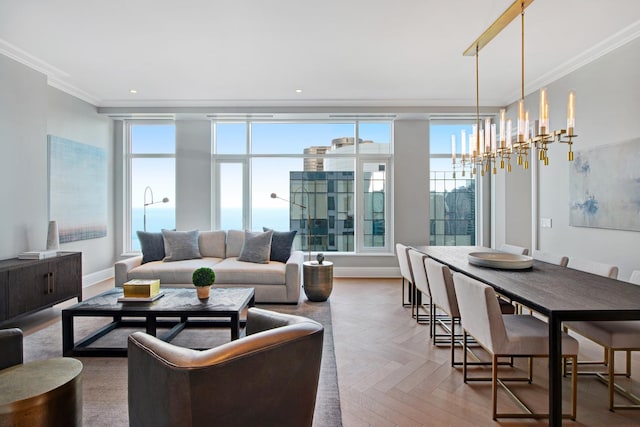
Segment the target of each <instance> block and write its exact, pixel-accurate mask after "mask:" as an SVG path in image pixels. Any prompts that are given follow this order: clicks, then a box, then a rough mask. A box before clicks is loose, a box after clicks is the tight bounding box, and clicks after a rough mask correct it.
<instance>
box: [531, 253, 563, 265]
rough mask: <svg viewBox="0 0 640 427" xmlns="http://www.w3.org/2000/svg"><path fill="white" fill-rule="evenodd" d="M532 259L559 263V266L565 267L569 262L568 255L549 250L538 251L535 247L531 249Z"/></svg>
mask: <svg viewBox="0 0 640 427" xmlns="http://www.w3.org/2000/svg"><path fill="white" fill-rule="evenodd" d="M533 259H536V260H538V261H542V262H546V263H549V264H555V265H559V266H560V267H566V266H567V263H568V262H569V257H567V256H564V255H556V254H553V253H551V252H544V251H539V250H537V249H534V250H533Z"/></svg>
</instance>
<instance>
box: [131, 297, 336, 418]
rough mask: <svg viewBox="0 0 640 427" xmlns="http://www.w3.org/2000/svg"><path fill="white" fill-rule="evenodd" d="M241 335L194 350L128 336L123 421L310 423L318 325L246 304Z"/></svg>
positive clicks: (143, 336) (319, 344)
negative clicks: (126, 404) (126, 410)
mask: <svg viewBox="0 0 640 427" xmlns="http://www.w3.org/2000/svg"><path fill="white" fill-rule="evenodd" d="M246 331H247V336H246V337H243V338H240V339H238V340H235V341H231V342H229V343H226V344H223V345H221V346H218V347H215V348H212V349H209V350H205V351H197V350H191V349H187V348H182V347H177V346H175V345H172V344H170V343H166V342H164V341H161V340H159V339H157V338H155V337H153V336H151V335H147V334H145V333H143V332H135V333H133V334H131V335H130V336H129V345H128V351H129V354H128V357H129V361H128V363H129V374H128V375H129V425H130V426H132V427H137V426H154V427H159V426H172V427H176V426H292V427H293V426H295V427H301V426H311V424H312V421H313V411H314V408H315V400H316V392H317V389H318V378H319V374H320V361H321V359H322V339H323V334H324V328H323V326H322V325H321V324H320V323H318V322H315V321H313V320H311V319H307V318H305V317H300V316H293V315H288V314H282V313H276V312H272V311H267V310H262V309H258V308H250V309H249V312H248V315H247V327H246Z"/></svg>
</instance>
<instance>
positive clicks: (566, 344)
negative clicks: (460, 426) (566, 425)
mask: <svg viewBox="0 0 640 427" xmlns="http://www.w3.org/2000/svg"><path fill="white" fill-rule="evenodd" d="M453 284H454V288H455V292H456V296H457V299H458V303H459V310H460V319H461V323H462V328H463V347H464V351H463V355H464V356H463V363H462V366H463V368H462V371H463V378H464V382H465V383H467V382H468V381H489V380H490V381H491V402H492V417H493V419H494V420H496V419H497V418H547V417H548V416H549V415H548V414H541V413H534V412H533V411H532V410H531V409H530V408H529V407H528V406H527V405H526V404H525V403H524V402H523V401H522V400H521V399H520V398H519V397H518V396H517V395H516V394H515V393H514V392H513V390H511V389H510V388H509V387H507V385H506V384H505V382H507V381H520V382H522V381H526V382H528V383H531V382H532V381H533V363H532V358H534V357H548V356H549V336H548V330H549V327H548V325H547V324H546V323H545V322H544V321H542V320H540V319H538V318H536V317H535V316H519V315H503V314H502V313H501V312H500V306H499V304H498V301H497V300H496V297H495V291H494V290H493V288H492V287H491V286H488V285H486V284H484V283H482V282H480V281H478V280H476V279H473V278H471V277H469V276H466V275H464V274H462V273H453ZM468 335H471V336H472V337H473V338H475V341H476V342H477V343H478V344H479V345H480V346H482V347H483V348H484V349H485V350H486V351H487V352H488V353H489V354H490V355H491V377H490V378H489V377H469V376H468V372H467V365H468V363H467V351H466V349H467V345H468V339H467V338H468ZM562 354H563V356H564V357H568V358H570V359H571V361H572V366H573V368H574V369H575V367H576V359H577V355H578V341H576V340H575V339H574V338H573V337H570V336H569V335H568V334H566V333H563V334H562ZM499 357H526V358H527V359H528V369H527V376H526V377H498V358H499ZM498 386H501V387H502V388H504V389H505V390H506V391H507V393H508V394H509V396H511V397H512V398H513V399H514V400H515V401H516V402H517V403H518V405H519V406H520V407H521V408H522V409H523V410H524V412H523V413H511V412H504V413H498V399H497V398H498V395H497V394H498ZM576 386H577V377H576V375H575V374H574V373H572V376H571V412H570V413H569V414H563V418H571V419H572V420H575V418H576V409H577V408H576Z"/></svg>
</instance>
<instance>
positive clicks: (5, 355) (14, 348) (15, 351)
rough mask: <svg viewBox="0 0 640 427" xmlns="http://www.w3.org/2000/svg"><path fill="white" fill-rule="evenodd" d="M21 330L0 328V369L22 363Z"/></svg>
mask: <svg viewBox="0 0 640 427" xmlns="http://www.w3.org/2000/svg"><path fill="white" fill-rule="evenodd" d="M22 357H23V356H22V331H21V330H20V329H18V328H11V329H2V330H0V370H2V369H5V368H9V367H11V366H14V365H20V364H21V363H22Z"/></svg>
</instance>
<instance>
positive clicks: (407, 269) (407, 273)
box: [396, 243, 413, 316]
mask: <svg viewBox="0 0 640 427" xmlns="http://www.w3.org/2000/svg"><path fill="white" fill-rule="evenodd" d="M408 251H409V246H406V245H403V244H402V243H396V255H397V257H398V265H399V266H400V276H402V306H403V307H411V308H412V309H411V314H412V316H413V300H412V299H411V295H412V294H413V273H412V272H411V265H410V264H409V254H408ZM405 284H406V285H407V293H406V294H405V291H404V288H405ZM405 295H407V298H408V299H409V301H406V300H405V299H404V297H405Z"/></svg>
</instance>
